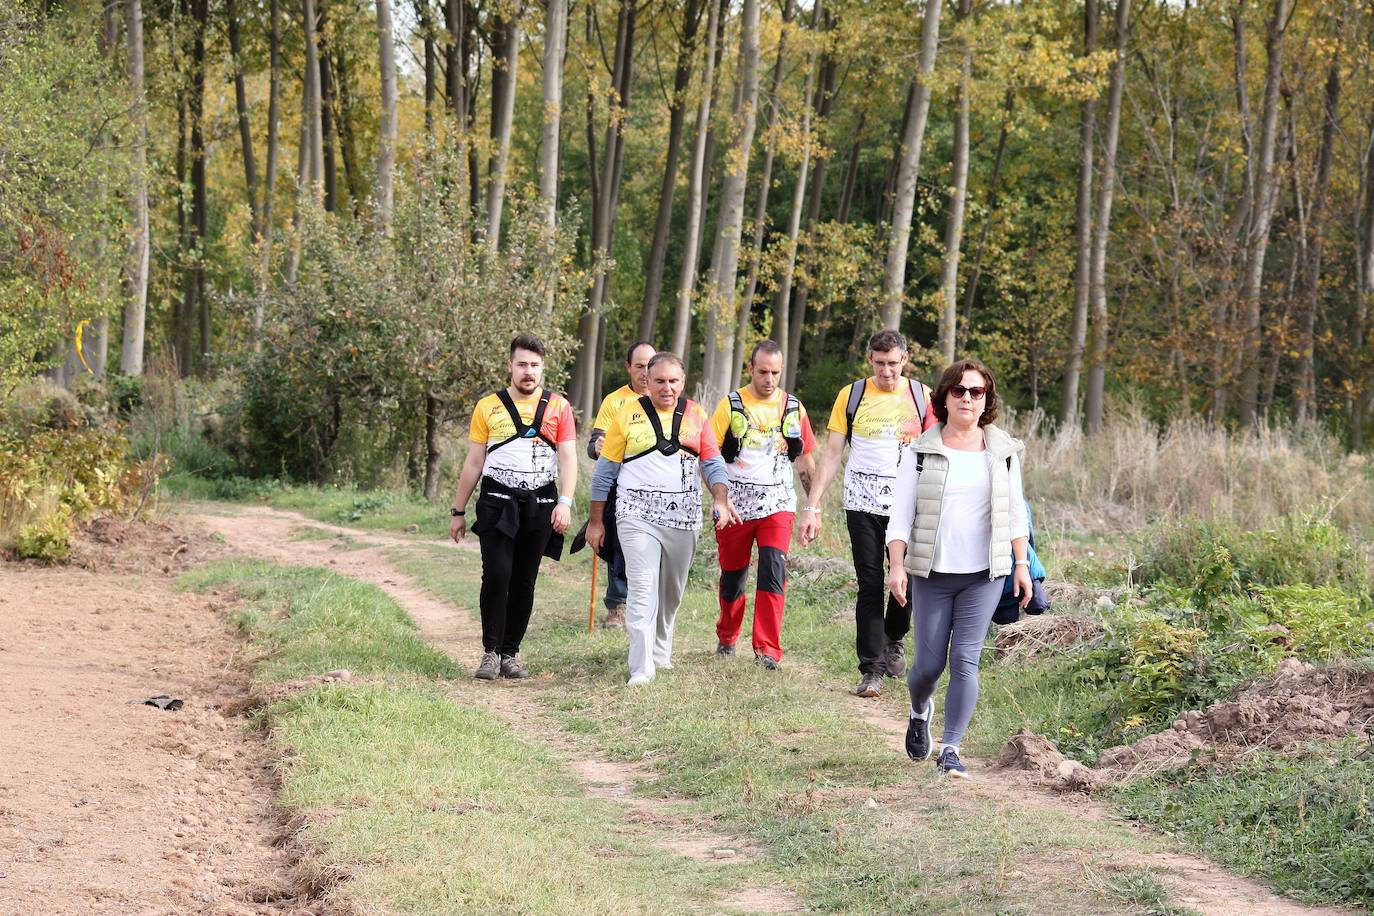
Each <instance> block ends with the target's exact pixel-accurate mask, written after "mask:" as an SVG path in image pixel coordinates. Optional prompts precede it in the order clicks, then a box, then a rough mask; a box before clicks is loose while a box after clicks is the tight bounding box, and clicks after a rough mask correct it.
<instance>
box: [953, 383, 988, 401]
mask: <svg viewBox="0 0 1374 916" xmlns="http://www.w3.org/2000/svg"><path fill="white" fill-rule="evenodd" d="M949 393H950V394H952V395H954V396H955V397H956V398H958V399H959V400H963V398H964V395H968V396H970V397H971V398H973V399H974V400H975V401H981V400H983V395H985V394H987V393H988V390H987V389H986V388H984V387H983V386H982V385H975V386H973V387H972V388H965V387H964V386H963V385H950V386H949Z"/></svg>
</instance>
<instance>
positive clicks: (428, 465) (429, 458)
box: [425, 392, 442, 502]
mask: <svg viewBox="0 0 1374 916" xmlns="http://www.w3.org/2000/svg"><path fill="white" fill-rule="evenodd" d="M440 408H441V405H440V403H439V401H438V399H437V398H435V397H434V395H433V394H431V393H429V392H426V393H425V499H427V500H428V501H430V502H434V501H435V500H436V499H438V498H439V455H440V452H439V432H440V429H441V428H442V427H441V423H440V419H441V418H440V416H439V412H440Z"/></svg>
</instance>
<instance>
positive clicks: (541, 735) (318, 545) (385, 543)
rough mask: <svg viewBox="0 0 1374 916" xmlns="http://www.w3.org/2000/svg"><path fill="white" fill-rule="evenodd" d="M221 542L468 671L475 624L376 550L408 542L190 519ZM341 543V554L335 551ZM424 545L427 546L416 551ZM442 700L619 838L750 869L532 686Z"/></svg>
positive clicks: (772, 902) (741, 903)
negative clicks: (327, 587)
mask: <svg viewBox="0 0 1374 916" xmlns="http://www.w3.org/2000/svg"><path fill="white" fill-rule="evenodd" d="M193 518H194V520H195V522H196V523H197V524H198V525H203V526H205V527H206V528H208V529H210V530H211V531H212V532H214V533H216V534H218V535H220V536H221V537H223V538H224V541H225V543H226V545H227V546H228V547H229V548H230V549H231V550H233V551H235V552H241V553H244V554H248V555H250V556H256V557H260V558H263V559H269V560H273V561H275V562H278V563H283V564H287V565H311V566H325V567H328V568H330V569H333V570H335V571H336V572H338V573H339V574H340V575H344V576H348V577H350V578H354V579H359V580H361V581H364V582H369V583H371V584H373V585H375V586H377V587H378V588H380V589H382V590H383V591H384V592H386V593H387V594H388V595H390V596H391V598H392V599H393V600H395V601H396V603H397V604H399V605H400V606H401V607H402V608H404V609H405V611H406V612H407V613H408V614H409V615H410V616H411V619H413V620H414V621H415V623H416V624H417V625H418V626H419V628H420V632H421V633H422V634H423V635H424V637H425V639H427V640H428V641H429V642H430V643H431V644H433V645H434V646H436V647H438V648H439V649H441V650H443V651H445V652H447V653H448V654H450V655H451V656H452V657H454V658H455V659H457V660H458V661H459V662H460V663H467V662H472V663H474V664H475V663H476V660H477V659H476V656H477V655H478V654H480V647H481V642H482V632H481V626H480V624H479V623H478V622H477V621H476V620H474V619H473V618H472V617H471V616H470V615H468V614H465V613H456V612H455V611H454V609H453V608H452V607H451V606H450V605H448V604H445V603H444V602H441V601H439V600H438V599H436V598H434V597H433V596H432V595H430V593H429V592H427V591H425V590H424V589H423V588H421V587H420V586H418V585H417V584H415V583H414V582H413V581H412V580H411V579H410V577H409V576H407V575H405V574H404V573H402V572H400V571H399V570H397V569H396V568H395V567H394V566H392V564H391V562H390V561H389V560H388V558H387V556H386V550H387V549H389V548H392V547H398V546H401V547H413V546H414V545H415V544H416V543H417V541H416V540H415V539H405V538H397V537H392V536H387V535H374V534H370V533H360V532H359V531H357V530H356V529H349V528H341V527H338V526H335V525H328V524H322V523H319V522H315V521H313V520H311V519H307V518H305V517H304V516H300V515H297V514H295V513H291V512H283V511H280V510H275V509H265V508H257V507H254V508H251V509H247V510H245V511H244V512H243V513H242V514H241V515H224V514H219V515H199V516H193ZM302 528H314V529H320V530H323V531H327V532H330V533H332V534H338V535H340V536H341V537H343V538H346V539H347V540H346V542H334V541H331V540H327V539H312V540H293V538H294V537H295V536H296V534H297V533H298V532H299V531H300V530H301V529H302ZM341 543H344V544H345V545H346V546H347V548H348V549H346V550H339V549H338V547H339V546H340V544H341ZM424 543H427V544H431V543H433V542H431V541H426V542H424ZM444 543H445V544H447V545H448V547H449V548H450V549H452V550H454V551H458V552H464V553H467V554H469V555H471V556H472V557H473V560H474V562H475V561H476V553H477V545H476V542H475V539H472V538H469V539H468V540H466V541H465V542H464V543H463V544H461V545H460V544H454V543H452V542H451V541H445V542H444ZM449 690H450V691H451V693H452V694H453V696H454V698H455V699H456V700H458V701H460V702H461V703H463V704H464V705H475V706H479V707H481V708H483V709H485V710H487V711H489V712H491V713H493V714H495V715H498V716H500V717H501V718H502V719H504V720H506V721H507V722H509V723H510V724H511V725H512V727H514V728H515V729H516V730H517V732H519V733H520V734H521V735H523V736H524V737H526V738H528V739H530V740H533V741H536V742H538V743H540V744H542V745H543V746H545V747H548V748H550V749H552V750H553V751H554V753H555V754H557V755H558V756H559V757H560V758H562V760H563V762H564V764H565V765H566V766H567V768H568V771H569V772H570V773H571V774H572V775H573V777H574V778H575V779H576V780H577V782H578V784H579V785H580V786H581V787H582V790H583V792H584V793H585V794H587V795H588V796H590V797H592V798H599V799H602V800H605V801H609V802H613V803H615V804H617V805H620V806H622V807H623V808H624V809H625V818H626V824H627V832H628V833H631V834H633V835H636V836H637V837H639V838H640V839H642V840H643V841H645V842H648V843H650V844H652V845H654V846H656V847H658V848H660V849H663V850H665V851H667V852H670V853H673V854H675V855H680V856H683V857H685V858H688V859H692V860H694V861H698V862H705V863H717V864H721V865H727V864H735V863H739V862H741V861H745V862H747V861H750V860H752V859H754V858H756V857H757V850H756V849H755V848H754V847H753V846H752V845H751V844H750V843H748V842H746V841H745V840H743V839H741V838H740V837H738V836H735V835H732V834H728V833H723V832H721V831H719V830H717V829H716V828H715V827H714V826H713V825H712V824H710V823H708V822H706V821H703V820H702V819H701V818H699V817H695V816H693V815H691V814H689V813H686V812H684V811H683V810H681V806H679V805H677V804H675V803H674V802H673V801H671V800H668V799H663V798H657V797H651V796H644V795H638V794H636V789H637V787H638V785H639V784H641V783H645V782H649V781H651V780H652V779H653V776H654V774H653V773H652V772H651V771H650V770H649V769H648V768H646V767H643V766H640V765H636V764H633V763H625V762H621V761H612V760H609V759H607V758H606V757H604V756H602V755H600V754H597V753H595V752H594V751H592V750H590V749H588V748H587V747H586V746H585V745H583V744H580V743H579V742H577V741H576V740H574V739H573V738H572V736H570V735H569V734H568V733H567V732H565V731H564V730H563V729H562V728H560V727H559V725H558V724H557V722H555V721H554V720H553V719H552V718H550V717H549V716H548V714H547V712H546V711H545V707H544V705H543V704H541V703H540V701H539V698H538V692H539V688H538V685H537V682H523V683H513V682H510V681H502V680H498V681H492V682H472V683H466V682H464V683H457V684H453V685H451V686H450V688H449ZM716 905H717V906H719V907H721V908H724V909H729V910H734V911H744V912H750V913H790V912H799V911H801V910H802V909H803V907H802V904H801V902H800V901H799V900H798V899H797V898H796V896H795V895H794V894H792V893H791V891H789V890H787V889H786V888H781V887H768V886H763V887H759V886H754V887H749V888H746V889H741V890H739V891H738V892H736V893H733V894H731V895H729V896H727V897H723V898H721V899H719V900H717V901H716Z"/></svg>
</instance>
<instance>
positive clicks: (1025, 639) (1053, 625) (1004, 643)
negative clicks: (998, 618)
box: [993, 614, 1102, 659]
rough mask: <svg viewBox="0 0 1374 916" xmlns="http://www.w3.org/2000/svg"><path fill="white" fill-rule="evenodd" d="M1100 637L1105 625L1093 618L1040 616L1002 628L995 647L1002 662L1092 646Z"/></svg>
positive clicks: (999, 630)
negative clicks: (1079, 646) (1075, 646)
mask: <svg viewBox="0 0 1374 916" xmlns="http://www.w3.org/2000/svg"><path fill="white" fill-rule="evenodd" d="M1101 635H1102V622H1101V621H1100V620H1097V619H1095V618H1093V617H1079V616H1075V615H1070V614H1038V615H1036V616H1033V617H1026V618H1024V619H1022V620H1019V621H1017V622H1016V623H1009V624H1007V625H1006V626H1004V627H1001V628H999V629H998V630H997V638H996V639H995V640H994V642H993V644H994V646H995V647H996V649H997V657H998V658H999V659H1010V658H1015V659H1026V658H1034V657H1035V656H1037V655H1041V654H1044V653H1055V652H1058V651H1061V650H1063V649H1064V648H1067V647H1068V646H1074V645H1078V644H1079V643H1083V642H1093V641H1095V640H1096V639H1097V638H1098V637H1100V636H1101Z"/></svg>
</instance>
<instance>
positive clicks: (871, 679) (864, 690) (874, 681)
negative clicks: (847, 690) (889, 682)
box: [854, 674, 883, 697]
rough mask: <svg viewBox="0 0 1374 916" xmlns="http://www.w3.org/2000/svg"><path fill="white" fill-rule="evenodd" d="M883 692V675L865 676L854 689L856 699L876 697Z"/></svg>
mask: <svg viewBox="0 0 1374 916" xmlns="http://www.w3.org/2000/svg"><path fill="white" fill-rule="evenodd" d="M882 692H883V676H882V675H881V674H865V675H864V676H863V677H861V678H859V686H857V687H855V688H854V696H856V697H876V696H880V695H881V694H882Z"/></svg>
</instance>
